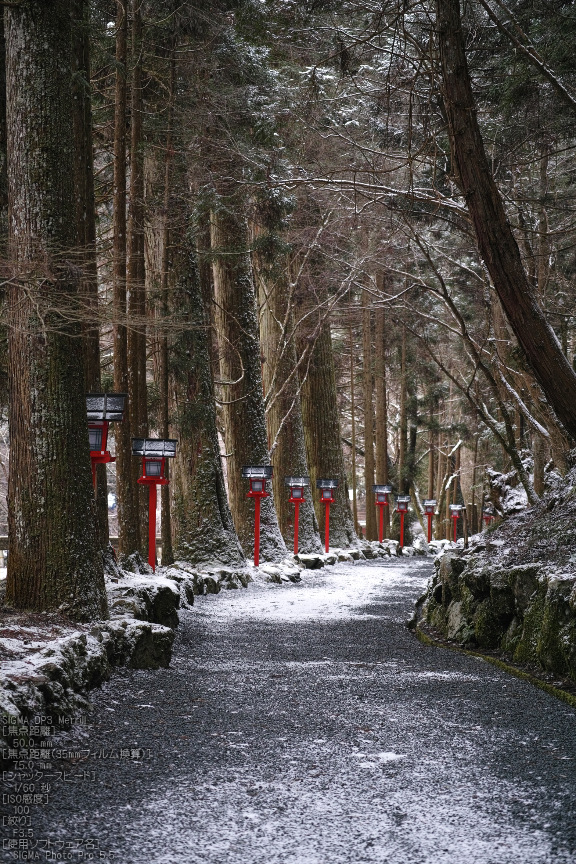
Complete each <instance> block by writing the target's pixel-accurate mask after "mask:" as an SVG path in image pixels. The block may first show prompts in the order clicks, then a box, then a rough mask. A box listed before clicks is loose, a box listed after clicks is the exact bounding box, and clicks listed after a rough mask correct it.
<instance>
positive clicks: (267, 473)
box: [242, 465, 273, 567]
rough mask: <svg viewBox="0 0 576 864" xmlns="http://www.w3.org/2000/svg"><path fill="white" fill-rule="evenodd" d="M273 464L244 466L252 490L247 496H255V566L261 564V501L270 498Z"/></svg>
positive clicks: (243, 470) (243, 469) (243, 472)
mask: <svg viewBox="0 0 576 864" xmlns="http://www.w3.org/2000/svg"><path fill="white" fill-rule="evenodd" d="M272 473H273V468H272V465H245V466H244V468H242V477H247V478H248V479H249V481H250V491H249V492H247V493H246V497H247V498H254V566H255V567H258V565H259V564H260V501H261V499H262V498H268V497H269V494H268V492H267V491H266V480H270V479H271V478H272Z"/></svg>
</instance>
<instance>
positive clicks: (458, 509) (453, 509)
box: [450, 504, 464, 519]
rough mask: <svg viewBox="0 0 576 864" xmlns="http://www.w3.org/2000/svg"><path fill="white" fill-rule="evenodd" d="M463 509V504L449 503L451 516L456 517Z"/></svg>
mask: <svg viewBox="0 0 576 864" xmlns="http://www.w3.org/2000/svg"><path fill="white" fill-rule="evenodd" d="M463 509H464V505H463V504H450V512H451V513H452V518H456V519H457V518H458V516H460V514H461V513H462V510H463Z"/></svg>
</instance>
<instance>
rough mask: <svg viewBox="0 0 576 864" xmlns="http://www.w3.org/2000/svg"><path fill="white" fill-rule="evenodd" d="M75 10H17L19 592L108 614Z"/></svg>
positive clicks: (15, 454)
mask: <svg viewBox="0 0 576 864" xmlns="http://www.w3.org/2000/svg"><path fill="white" fill-rule="evenodd" d="M71 22H72V7H71V3H70V2H69V0H52V2H47V0H42V2H32V0H31V2H28V3H26V4H23V5H22V6H21V7H17V8H7V9H6V10H5V23H6V68H7V133H8V135H7V137H8V188H9V222H10V237H9V241H10V253H11V267H12V271H13V272H12V278H11V284H10V293H9V311H8V315H9V379H10V438H11V459H10V476H9V491H8V499H9V513H8V535H9V546H10V555H9V559H8V578H7V599H8V602H9V603H12V604H14V605H15V606H17V607H19V608H32V609H35V610H54V609H61V610H62V611H66V612H67V613H68V614H70V615H71V616H72V617H75V618H78V619H82V620H88V619H90V618H95V617H102V616H103V615H105V614H106V595H105V592H104V574H103V567H102V556H101V551H100V546H99V543H98V538H97V531H96V523H95V516H96V513H95V507H94V494H93V489H92V479H91V471H90V458H89V450H88V435H87V427H86V402H85V390H84V363H83V359H84V358H83V342H82V327H81V324H80V323H79V320H78V309H79V305H80V300H81V296H80V291H81V280H80V276H79V269H78V267H77V261H75V260H74V248H75V246H76V242H77V227H76V207H75V201H74V186H73V183H74V162H75V158H74V129H73V124H72V116H73V106H72V69H73V60H72V32H71Z"/></svg>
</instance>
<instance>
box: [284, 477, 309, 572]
mask: <svg viewBox="0 0 576 864" xmlns="http://www.w3.org/2000/svg"><path fill="white" fill-rule="evenodd" d="M284 483H285V484H286V486H289V487H290V498H289V499H288V500H289V501H290V502H291V503H292V504H294V554H295V555H297V554H298V517H299V513H300V504H301V503H302V502H303V501H305V498H304V489H305V488H306V487H308V486H310V478H309V477H285V478H284Z"/></svg>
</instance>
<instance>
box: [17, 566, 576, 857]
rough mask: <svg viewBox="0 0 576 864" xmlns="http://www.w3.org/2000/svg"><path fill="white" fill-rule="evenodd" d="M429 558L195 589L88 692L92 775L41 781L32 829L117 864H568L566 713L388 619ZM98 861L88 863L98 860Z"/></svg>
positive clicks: (572, 764)
mask: <svg viewBox="0 0 576 864" xmlns="http://www.w3.org/2000/svg"><path fill="white" fill-rule="evenodd" d="M430 570H431V565H430V562H429V561H428V562H424V563H423V562H418V563H415V562H414V560H413V559H412V560H410V561H405V562H403V563H400V562H398V563H397V562H395V561H391V562H386V563H385V564H381V563H380V562H372V563H370V564H364V563H363V564H356V565H355V566H344V565H337V566H336V567H334V568H333V569H332V568H331V569H330V570H323V571H321V572H319V573H317V572H316V571H312V572H307V573H305V574H303V580H302V583H300V584H296V585H293V584H287V583H286V584H282V585H270V584H267V583H264V582H257V583H255V584H251V585H250V586H249V588H248V590H247V591H226V592H222V593H221V594H220V595H218V597H213V596H207V597H203V598H198V600H197V602H196V604H195V605H194V608H193V609H191V610H189V611H186V612H185V613H184V614H183V621H182V624H181V626H180V628H179V634H178V639H177V644H176V646H175V653H174V659H173V662H172V665H171V668H170V669H167V670H162V671H161V672H154V673H152V672H148V671H140V672H130V671H128V670H126V671H122V672H120V673H118V674H117V675H116V676H115V677H114V678H113V679H112V680H111V681H110V682H109V683H107V684H105V685H104V687H103V689H102V692H101V693H99V694H96V696H95V700H94V701H95V710H94V713H93V715H92V717H91V718H90V722H91V723H92V724H93V725H92V727H91V728H90V727H88V728H87V732H86V734H87V735H88V738H87V744H86V746H89V747H90V750H91V752H92V753H93V754H98V753H99V752H102V748H103V749H104V751H106V750H109V749H110V748H111V747H113V746H116V747H121V746H124V747H134V746H140V747H150V748H151V757H150V759H149V760H138V761H136V762H134V761H130V760H122V759H107V760H106V759H104V760H98V759H97V758H96V757H95V758H94V760H92V761H89V762H88V763H86V766H85V767H88V768H94V769H95V770H96V777H97V782H90V781H87V782H85V783H84V784H83V785H81V784H76V785H75V786H74V787H71V785H70V784H65V783H60V784H55V787H56V788H55V790H54V794H53V801H52V803H51V804H50V805H49V806H47V807H44V808H42V810H41V812H40V813H37V814H34V815H33V825H34V830H35V836H38V837H41V836H49V837H51V838H54V839H61V838H66V837H86V836H90V837H94V838H97V840H98V843H99V849H100V850H103V851H104V853H107V852H112V853H114V856H115V860H121V861H122V862H123V864H140V862H142V861H146V862H147V864H221V862H226V864H356V862H370V864H568V862H574V861H576V812H575V808H574V793H573V790H574V788H576V736H575V735H574V721H575V717H574V711H573V710H572V709H570V708H568V706H566V705H564V704H563V703H560V702H557V701H555V700H554V699H552V698H551V697H549V696H547V695H546V694H545V693H542V692H541V691H539V690H537V689H535V688H533V687H532V686H531V685H529V684H528V683H526V682H524V681H520V680H518V679H515V678H512V677H510V676H508V675H506V674H505V673H504V672H502V671H500V670H498V669H495V668H494V667H492V666H490V665H489V664H487V663H485V662H484V661H482V660H479V659H477V658H472V657H466V656H464V655H461V654H458V653H455V652H451V651H447V650H445V649H442V648H428V647H426V646H423V645H421V644H420V643H419V642H418V641H417V640H416V639H415V637H414V636H413V635H412V634H411V633H409V632H408V631H407V630H406V628H405V627H404V625H403V622H404V621H405V620H406V619H407V618H408V617H409V615H410V612H411V609H412V604H413V601H414V599H415V598H416V597H417V596H418V595H419V594H420V592H421V590H422V587H423V585H424V583H425V581H426V578H427V576H428V575H429V573H430ZM104 857H106V856H104Z"/></svg>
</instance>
